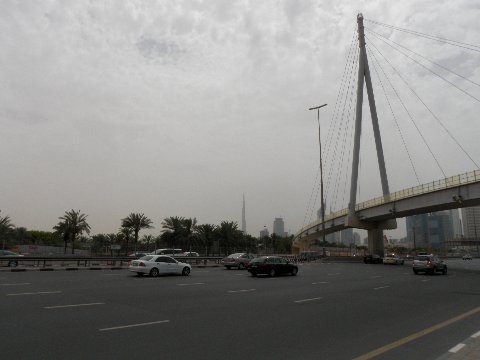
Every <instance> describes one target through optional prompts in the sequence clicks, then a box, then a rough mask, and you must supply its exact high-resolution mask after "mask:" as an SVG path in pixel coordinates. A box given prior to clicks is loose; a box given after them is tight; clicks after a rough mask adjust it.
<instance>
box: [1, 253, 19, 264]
mask: <svg viewBox="0 0 480 360" xmlns="http://www.w3.org/2000/svg"><path fill="white" fill-rule="evenodd" d="M19 256H23V255H20V254H17V253H15V252H13V251H8V250H0V263H1V262H2V261H1V260H4V258H6V259H5V260H7V261H8V266H10V267H17V266H18V260H15V259H14V260H10V259H8V258H9V257H19Z"/></svg>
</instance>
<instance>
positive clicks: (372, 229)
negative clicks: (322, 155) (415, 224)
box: [345, 14, 397, 256]
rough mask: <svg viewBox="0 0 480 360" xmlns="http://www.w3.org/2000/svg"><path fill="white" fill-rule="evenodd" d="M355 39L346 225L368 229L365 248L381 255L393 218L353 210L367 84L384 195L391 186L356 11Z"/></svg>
mask: <svg viewBox="0 0 480 360" xmlns="http://www.w3.org/2000/svg"><path fill="white" fill-rule="evenodd" d="M357 23H358V40H359V47H360V55H359V60H358V83H357V106H356V116H355V135H354V143H353V157H352V177H351V182H350V202H349V205H348V216H347V219H346V224H345V225H346V226H348V227H354V228H359V229H366V230H367V231H368V248H369V250H370V253H372V254H378V255H380V256H383V252H384V247H383V230H384V229H396V228H397V221H396V219H390V220H386V221H383V222H365V221H362V220H361V219H359V218H358V216H357V215H356V213H355V204H356V201H357V185H358V164H359V157H360V135H361V132H362V108H363V87H364V84H365V85H366V88H367V95H368V104H369V107H370V116H371V118H372V125H373V134H374V137H375V146H376V149H377V158H378V167H379V170H380V180H381V183H382V192H383V196H386V197H388V196H389V194H390V190H389V187H388V179H387V171H386V169H385V158H384V156H383V147H382V138H381V136H380V127H379V125H378V116H377V109H376V106H375V97H374V95H373V86H372V79H371V77H370V69H369V67H368V59H367V51H366V49H365V31H364V26H363V15H362V14H358V16H357Z"/></svg>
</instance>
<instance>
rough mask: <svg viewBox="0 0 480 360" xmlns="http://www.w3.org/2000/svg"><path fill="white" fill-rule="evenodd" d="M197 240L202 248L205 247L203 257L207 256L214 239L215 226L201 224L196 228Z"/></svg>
mask: <svg viewBox="0 0 480 360" xmlns="http://www.w3.org/2000/svg"><path fill="white" fill-rule="evenodd" d="M196 234H197V238H198V239H199V240H200V242H201V243H202V246H204V247H205V256H208V254H209V249H210V247H211V246H212V245H213V240H214V238H215V225H212V224H202V225H198V226H197V227H196Z"/></svg>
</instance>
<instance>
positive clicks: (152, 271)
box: [150, 268, 159, 277]
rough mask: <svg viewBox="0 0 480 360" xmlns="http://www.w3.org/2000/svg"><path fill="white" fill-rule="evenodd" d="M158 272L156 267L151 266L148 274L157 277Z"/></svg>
mask: <svg viewBox="0 0 480 360" xmlns="http://www.w3.org/2000/svg"><path fill="white" fill-rule="evenodd" d="M158 274H159V272H158V269H157V268H153V269H152V270H150V276H151V277H157V276H158Z"/></svg>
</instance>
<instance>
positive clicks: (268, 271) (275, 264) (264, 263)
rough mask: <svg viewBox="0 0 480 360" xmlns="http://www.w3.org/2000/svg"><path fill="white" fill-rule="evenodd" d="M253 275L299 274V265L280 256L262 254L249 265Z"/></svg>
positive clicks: (249, 270)
mask: <svg viewBox="0 0 480 360" xmlns="http://www.w3.org/2000/svg"><path fill="white" fill-rule="evenodd" d="M247 270H248V272H249V273H250V274H252V276H257V275H258V274H265V275H269V276H276V275H281V274H290V275H293V276H295V275H297V273H298V266H297V265H296V264H294V263H291V262H289V261H288V260H287V259H284V258H282V257H279V256H260V257H257V258H254V259H253V260H252V261H250V263H249V264H248V266H247Z"/></svg>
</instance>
